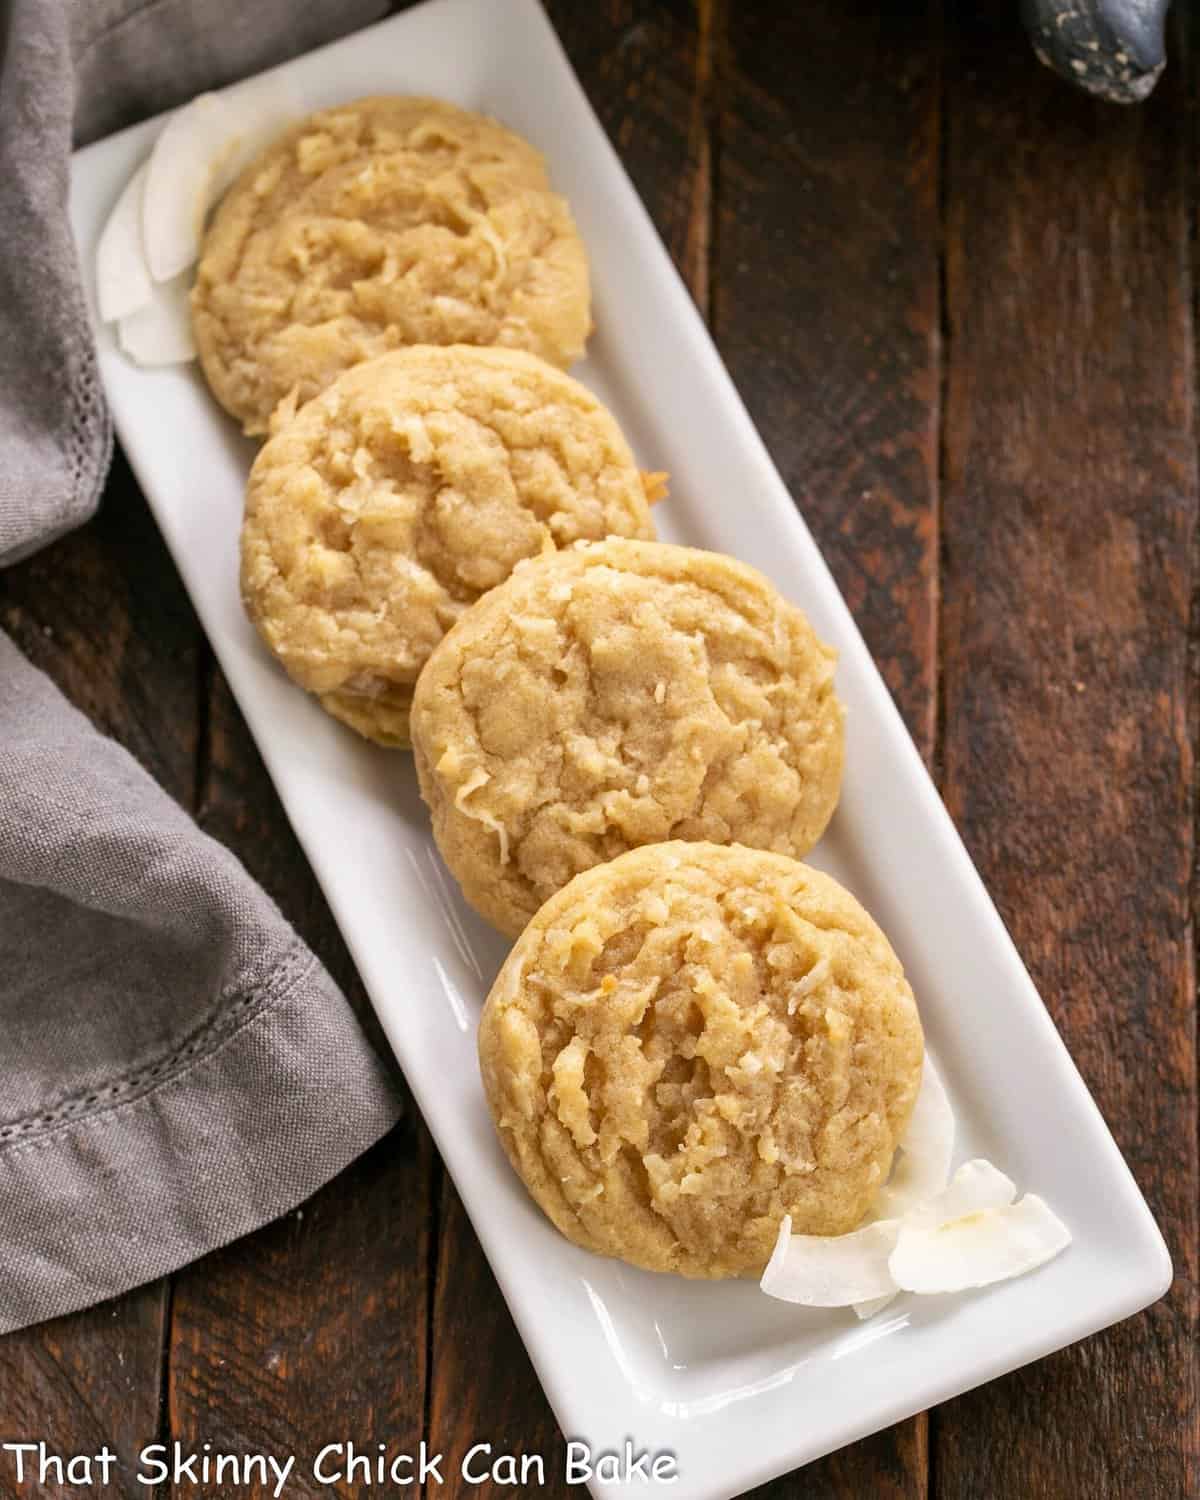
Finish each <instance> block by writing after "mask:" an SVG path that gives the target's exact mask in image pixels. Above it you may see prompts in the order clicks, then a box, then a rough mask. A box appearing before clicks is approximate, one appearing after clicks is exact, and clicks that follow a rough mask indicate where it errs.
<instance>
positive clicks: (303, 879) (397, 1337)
mask: <svg viewBox="0 0 1200 1500" xmlns="http://www.w3.org/2000/svg"><path fill="white" fill-rule="evenodd" d="M208 704H209V722H208V751H207V754H206V756H205V757H204V766H205V769H204V776H203V785H202V795H201V802H200V817H201V822H202V823H203V825H204V827H205V828H206V829H207V830H208V831H209V832H210V833H213V834H214V835H215V836H216V837H217V838H220V839H221V840H222V841H223V842H224V843H225V844H227V845H228V846H229V847H230V848H231V849H233V850H234V852H235V853H236V854H238V855H239V857H240V858H241V859H242V860H243V862H244V863H245V864H246V866H247V867H248V869H249V870H250V871H251V873H252V874H253V875H254V876H255V877H256V878H257V879H258V880H260V881H261V883H262V884H263V886H264V887H265V888H266V890H268V891H269V892H270V893H271V895H272V896H274V897H275V899H276V900H277V901H278V902H279V904H280V906H281V907H282V908H283V910H284V912H285V913H286V914H287V916H288V917H289V918H290V919H291V920H292V921H293V922H294V923H295V924H296V926H297V927H298V929H299V930H300V931H301V932H302V933H303V934H304V936H305V938H306V939H307V941H308V942H309V943H310V944H311V945H312V946H313V948H314V949H315V950H316V951H317V953H318V954H319V955H320V956H321V957H322V959H323V960H324V961H325V963H326V965H327V967H328V968H329V969H330V971H331V972H332V973H333V974H334V976H335V977H336V978H337V979H338V981H339V983H340V984H341V985H342V988H343V990H344V991H345V993H346V994H347V996H348V997H349V998H350V1000H351V1003H352V1004H353V1005H354V1007H355V1009H356V1011H357V1012H358V1013H359V1015H360V1017H361V1018H362V1019H363V1021H364V1024H366V1025H367V1026H368V1029H369V1030H371V1031H373V1033H374V1035H375V1040H376V1044H377V1046H378V1047H379V1049H380V1051H381V1052H383V1054H384V1055H385V1056H386V1055H388V1054H387V1053H386V1051H385V1046H384V1043H383V1041H382V1038H381V1037H380V1036H379V1035H378V1032H377V1029H376V1027H375V1023H374V1020H373V1017H372V1015H371V1013H370V1007H369V1005H368V1004H367V1001H366V998H365V996H364V994H363V991H362V987H361V984H360V983H359V981H358V978H357V976H356V974H355V972H354V968H353V965H352V964H351V962H350V959H349V956H348V955H347V953H346V951H345V948H344V946H343V944H342V941H341V938H340V937H339V935H338V932H337V929H336V927H335V925H334V922H333V918H332V916H331V915H330V913H329V910H328V907H327V906H326V904H325V901H324V898H323V897H322V896H321V893H320V891H319V889H318V887H317V885H316V881H315V879H314V877H313V875H312V873H311V871H310V870H309V867H308V864H307V862H306V861H305V859H304V856H303V854H302V853H301V851H300V849H299V846H298V845H297V844H296V841H295V838H294V836H293V834H292V832H291V829H290V826H289V825H288V823H287V820H286V817H285V815H284V813H283V809H282V808H281V807H280V805H279V802H278V799H277V797H276V796H275V793H274V790H273V788H272V787H271V784H270V781H269V779H268V777H267V774H266V771H265V769H264V767H263V765H262V762H261V761H260V759H259V757H258V754H257V752H256V750H255V749H254V747H253V744H252V743H251V741H250V738H249V734H248V731H247V730H246V728H245V725H244V724H243V722H242V719H241V716H240V714H239V713H238V710H237V708H236V705H235V704H234V703H233V700H232V698H231V696H230V694H229V690H228V688H227V687H226V685H225V683H224V680H223V679H222V677H221V676H220V674H219V673H218V672H214V673H213V679H212V686H211V692H210V695H209V699H208ZM433 1181H434V1164H433V1152H432V1148H431V1146H430V1144H429V1141H428V1138H427V1136H426V1133H425V1131H424V1128H423V1126H421V1125H420V1123H419V1122H418V1121H416V1120H412V1119H410V1121H409V1122H408V1123H406V1124H404V1125H401V1126H399V1127H398V1128H397V1129H396V1130H394V1131H393V1132H392V1133H391V1134H390V1135H389V1136H388V1137H386V1138H385V1139H384V1140H383V1141H382V1142H381V1143H380V1144H379V1145H377V1146H376V1147H374V1148H373V1149H372V1150H371V1151H369V1152H368V1153H367V1154H366V1155H365V1156H364V1157H362V1158H360V1159H359V1160H358V1161H357V1162H355V1163H354V1164H353V1165H352V1166H351V1167H350V1168H348V1169H347V1170H346V1171H345V1172H343V1173H342V1174H341V1175H340V1176H338V1177H337V1178H335V1179H334V1180H333V1181H332V1182H331V1183H329V1184H328V1185H327V1186H326V1187H325V1188H324V1189H322V1191H321V1192H319V1193H318V1194H316V1195H315V1197H313V1198H312V1199H311V1200H310V1201H309V1202H308V1203H307V1204H306V1205H304V1207H303V1208H301V1209H299V1210H298V1211H296V1212H295V1213H292V1214H289V1215H287V1216H286V1217H285V1218H284V1219H282V1220H280V1221H278V1222H277V1223H275V1224H272V1225H269V1226H268V1227H267V1228H266V1229H264V1230H261V1231H260V1232H259V1233H258V1234H255V1235H252V1236H249V1237H248V1238H246V1239H243V1240H240V1241H238V1242H237V1243H235V1244H233V1245H231V1246H229V1247H228V1248H227V1249H225V1250H223V1251H221V1252H219V1253H217V1254H215V1255H212V1256H209V1257H207V1258H206V1259H205V1260H203V1261H200V1262H198V1263H197V1264H196V1265H195V1266H192V1267H189V1268H188V1269H187V1270H186V1271H183V1272H181V1273H180V1274H179V1275H178V1276H177V1277H176V1280H175V1288H174V1296H173V1299H172V1307H171V1330H170V1358H169V1374H168V1404H169V1409H168V1415H169V1423H170V1431H171V1435H172V1437H173V1438H175V1439H177V1440H178V1441H179V1442H181V1443H183V1444H184V1445H185V1446H188V1447H199V1446H200V1444H202V1443H203V1442H206V1441H209V1442H211V1443H212V1445H213V1451H214V1452H216V1451H222V1452H226V1453H246V1452H260V1453H274V1454H276V1455H277V1456H281V1457H282V1456H286V1455H287V1454H292V1453H294V1454H296V1455H297V1465H296V1472H295V1474H294V1475H293V1476H292V1478H291V1479H290V1480H289V1486H288V1493H289V1494H296V1495H309V1494H312V1495H316V1494H324V1493H328V1492H329V1491H328V1488H327V1487H326V1488H323V1487H322V1485H321V1484H320V1483H319V1482H317V1480H316V1479H315V1478H314V1476H313V1474H312V1470H311V1467H310V1465H311V1461H312V1460H313V1459H314V1458H315V1456H316V1455H317V1454H318V1453H319V1451H320V1450H321V1448H322V1447H323V1446H324V1445H325V1444H327V1443H332V1442H342V1443H346V1442H353V1443H355V1444H356V1446H357V1448H358V1450H359V1452H360V1453H361V1452H366V1453H368V1454H369V1455H370V1456H372V1457H373V1456H374V1455H375V1453H376V1451H377V1450H376V1446H375V1445H376V1443H377V1442H378V1441H380V1440H386V1441H387V1442H388V1443H389V1444H390V1445H391V1446H392V1447H393V1449H394V1450H395V1451H405V1450H409V1449H414V1450H415V1448H416V1446H417V1444H418V1442H419V1440H420V1438H421V1436H422V1430H423V1420H424V1412H425V1372H426V1363H427V1347H426V1337H427V1323H428V1303H429V1283H428V1269H429V1267H428V1262H429V1258H430V1238H431V1232H432V1223H431V1221H432V1218H433V1213H434V1206H433V1200H432V1193H433ZM333 1489H334V1492H337V1493H344V1494H357V1493H360V1490H359V1489H357V1488H355V1486H354V1485H352V1484H340V1485H336V1486H334V1487H333ZM176 1492H177V1493H178V1494H179V1495H181V1496H183V1495H186V1496H188V1497H191V1496H195V1495H212V1496H218V1495H221V1494H222V1493H225V1491H224V1490H223V1489H222V1487H221V1486H220V1485H218V1484H217V1483H216V1482H215V1481H214V1482H213V1483H211V1484H208V1485H205V1484H201V1485H199V1486H195V1487H193V1486H192V1485H190V1484H182V1485H180V1486H178V1487H176ZM239 1493H245V1494H247V1495H252V1496H255V1497H257V1496H259V1495H265V1494H270V1493H271V1486H270V1484H268V1485H267V1487H266V1488H265V1489H264V1488H262V1486H261V1485H259V1483H258V1482H257V1478H256V1479H255V1482H254V1484H253V1485H252V1486H251V1487H250V1488H249V1489H245V1490H243V1491H239Z"/></svg>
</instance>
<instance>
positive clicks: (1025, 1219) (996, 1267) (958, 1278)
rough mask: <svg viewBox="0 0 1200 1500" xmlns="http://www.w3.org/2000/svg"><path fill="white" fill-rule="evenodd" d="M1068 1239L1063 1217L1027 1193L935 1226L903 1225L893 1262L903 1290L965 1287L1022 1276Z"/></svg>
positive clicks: (941, 1290)
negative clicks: (1007, 1201)
mask: <svg viewBox="0 0 1200 1500" xmlns="http://www.w3.org/2000/svg"><path fill="white" fill-rule="evenodd" d="M1070 1243H1071V1232H1070V1230H1069V1229H1068V1228H1067V1226H1066V1225H1065V1224H1064V1223H1063V1222H1062V1220H1061V1219H1060V1218H1058V1216H1057V1215H1056V1214H1054V1213H1053V1212H1052V1211H1051V1210H1050V1208H1049V1207H1048V1206H1047V1205H1046V1203H1045V1202H1043V1200H1042V1199H1041V1198H1039V1197H1038V1196H1037V1195H1036V1194H1035V1193H1027V1194H1026V1195H1025V1197H1024V1198H1022V1199H1021V1201H1020V1202H1019V1203H1009V1204H1006V1205H1005V1206H1004V1207H1003V1208H991V1209H984V1210H982V1211H981V1212H978V1213H971V1214H965V1215H963V1216H962V1217H960V1218H957V1219H951V1220H950V1221H949V1222H948V1223H945V1224H939V1225H937V1226H936V1227H934V1228H930V1227H928V1226H920V1225H916V1224H905V1225H903V1226H902V1228H901V1230H900V1234H899V1236H898V1238H897V1241H896V1248H895V1250H894V1251H893V1252H892V1257H891V1260H890V1262H889V1266H890V1269H891V1272H892V1275H893V1276H894V1277H895V1279H896V1283H897V1285H898V1286H900V1287H902V1288H903V1289H904V1290H905V1291H909V1292H922V1293H925V1294H926V1295H930V1294H933V1293H945V1292H963V1291H966V1290H968V1289H969V1288H971V1287H982V1286H991V1285H992V1284H993V1282H997V1281H1007V1280H1009V1279H1010V1278H1011V1277H1013V1276H1024V1275H1025V1273H1026V1272H1027V1271H1032V1270H1034V1269H1035V1268H1036V1267H1037V1266H1041V1265H1044V1264H1045V1263H1046V1261H1048V1260H1053V1259H1054V1257H1055V1256H1056V1255H1058V1254H1059V1253H1060V1252H1061V1251H1063V1250H1065V1249H1066V1248H1067V1246H1068V1245H1069V1244H1070Z"/></svg>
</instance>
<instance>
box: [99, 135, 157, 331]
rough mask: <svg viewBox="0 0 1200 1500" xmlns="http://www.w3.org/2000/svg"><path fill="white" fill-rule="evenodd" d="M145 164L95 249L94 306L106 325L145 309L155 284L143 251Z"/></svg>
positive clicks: (127, 186)
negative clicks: (151, 278)
mask: <svg viewBox="0 0 1200 1500" xmlns="http://www.w3.org/2000/svg"><path fill="white" fill-rule="evenodd" d="M145 184H146V163H145V162H143V163H142V165H141V166H140V167H139V168H138V169H137V171H136V172H135V173H134V174H133V176H132V177H131V178H130V179H129V181H128V182H127V183H126V184H125V189H124V191H123V192H122V194H121V196H120V197H119V198H118V199H117V203H116V207H115V208H114V209H113V211H112V213H111V214H109V216H108V222H107V223H106V224H105V226H104V231H103V233H102V234H101V236H100V243H99V244H98V245H97V246H96V306H97V309H98V310H99V313H100V317H101V319H102V321H103V322H105V323H115V322H116V321H117V319H118V318H127V317H128V316H129V315H130V313H135V312H137V310H138V308H140V307H145V306H146V304H147V303H148V302H149V301H150V299H151V297H153V295H154V284H153V282H151V280H150V272H149V270H148V268H147V266H146V256H145V252H144V251H143V249H142V191H143V189H144V187H145Z"/></svg>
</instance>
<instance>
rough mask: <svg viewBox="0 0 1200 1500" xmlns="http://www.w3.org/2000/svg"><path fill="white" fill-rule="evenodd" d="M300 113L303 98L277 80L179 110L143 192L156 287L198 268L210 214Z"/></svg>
mask: <svg viewBox="0 0 1200 1500" xmlns="http://www.w3.org/2000/svg"><path fill="white" fill-rule="evenodd" d="M297 113H299V100H298V97H297V96H296V94H295V93H294V90H293V87H292V85H290V84H289V83H288V82H287V80H286V79H285V78H283V77H279V76H268V77H266V78H255V79H250V80H249V81H248V82H246V83H244V84H241V85H239V86H238V87H237V88H235V89H227V90H225V91H224V92H222V93H220V94H198V95H197V96H196V98H194V99H193V100H192V101H191V103H190V104H185V105H184V106H183V107H182V108H181V109H177V110H176V111H175V113H174V114H173V115H172V116H171V117H170V119H169V120H168V121H167V123H166V124H165V125H164V126H163V128H162V130H161V131H160V132H159V136H158V139H157V141H155V143H154V150H153V151H152V152H151V153H150V161H149V164H148V170H147V174H146V185H145V190H144V192H143V194H142V241H143V244H144V246H145V251H146V263H147V265H148V266H149V268H150V274H151V276H152V277H153V278H154V280H155V281H169V280H171V279H172V278H173V277H175V276H178V275H179V274H180V273H181V272H183V271H186V270H187V268H188V267H189V266H191V265H194V264H195V262H196V261H197V260H198V259H199V256H200V241H201V238H202V236H203V233H204V221H205V220H206V218H207V217H208V211H209V209H210V208H211V207H212V206H213V204H214V203H215V202H216V200H217V199H218V198H219V197H220V196H221V194H222V193H223V192H224V191H225V189H226V188H227V187H228V186H229V184H230V183H231V182H232V181H233V179H234V178H235V177H236V176H237V174H238V173H239V172H240V171H241V170H242V168H243V167H244V166H246V164H247V163H248V162H249V161H250V160H251V159H252V158H253V157H254V156H255V155H256V154H257V153H258V152H259V151H260V150H261V149H262V148H263V147H264V146H265V145H267V144H268V143H269V142H270V141H271V140H273V139H274V138H275V136H277V135H279V134H280V133H281V132H282V131H283V129H284V128H285V126H286V125H288V124H289V123H290V122H291V120H292V119H293V118H295V116H296V114H297Z"/></svg>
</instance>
